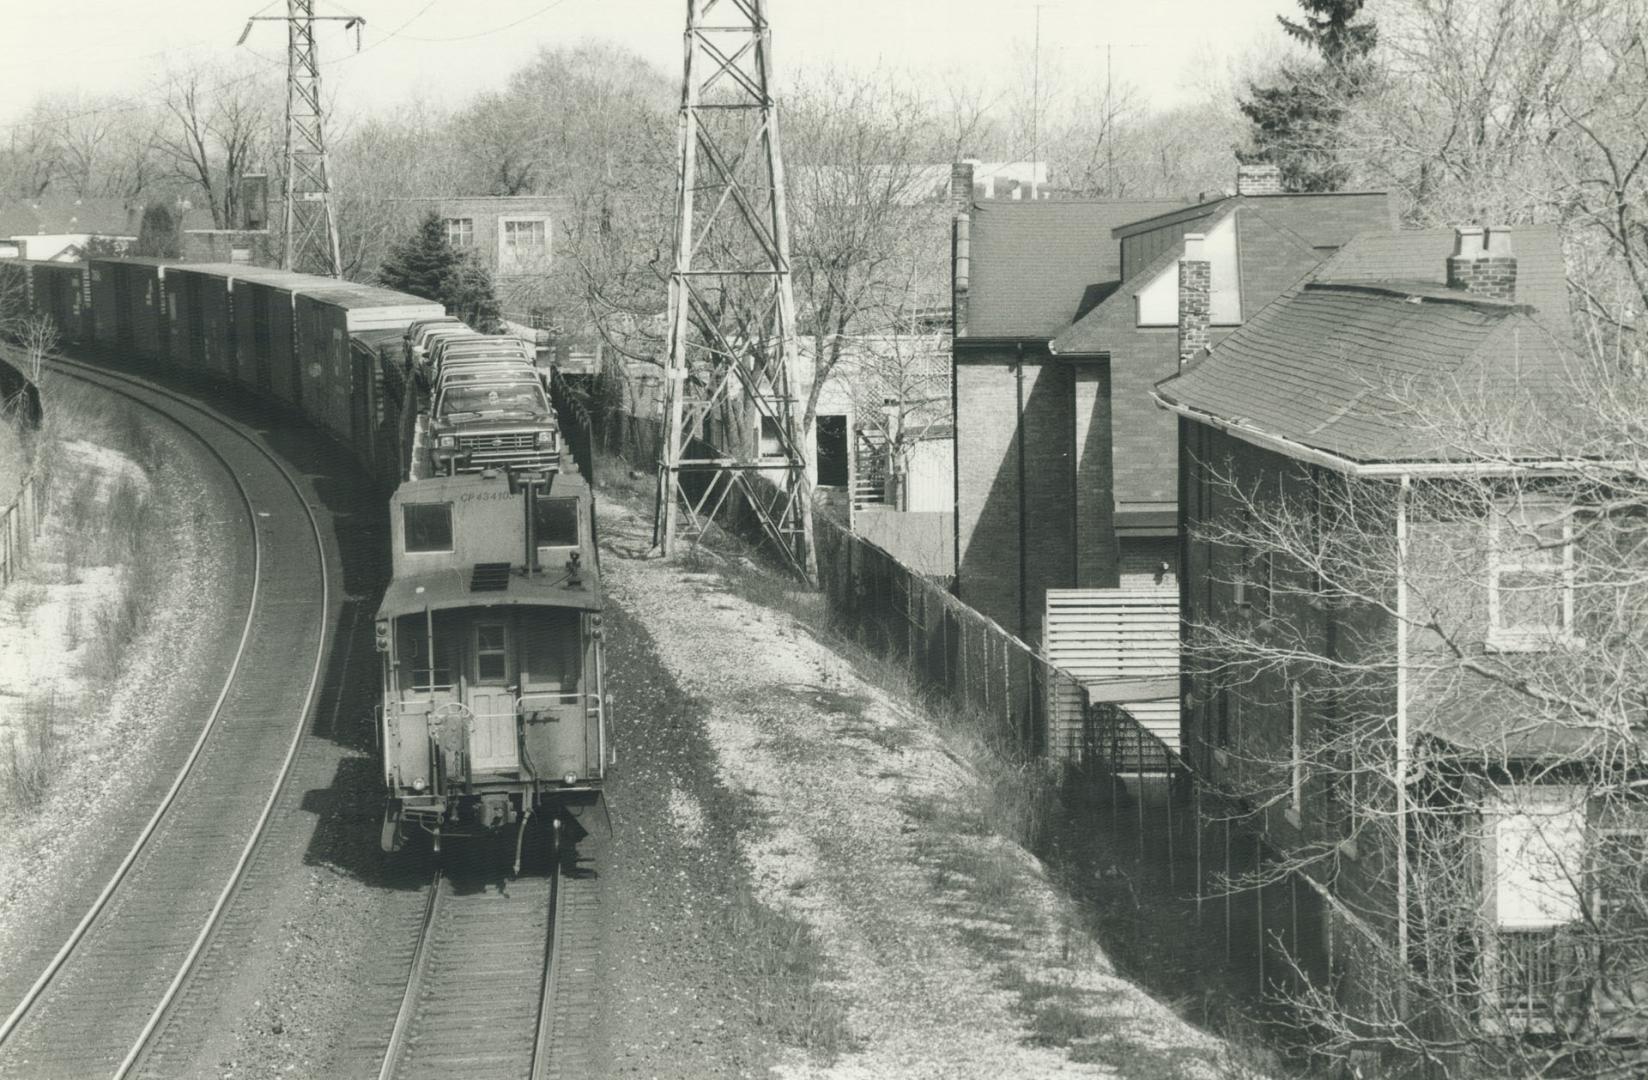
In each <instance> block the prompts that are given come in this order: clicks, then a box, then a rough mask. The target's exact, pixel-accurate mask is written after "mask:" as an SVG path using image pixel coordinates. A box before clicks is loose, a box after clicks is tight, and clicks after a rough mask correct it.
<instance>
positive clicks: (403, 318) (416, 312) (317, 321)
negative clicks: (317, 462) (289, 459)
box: [293, 278, 445, 442]
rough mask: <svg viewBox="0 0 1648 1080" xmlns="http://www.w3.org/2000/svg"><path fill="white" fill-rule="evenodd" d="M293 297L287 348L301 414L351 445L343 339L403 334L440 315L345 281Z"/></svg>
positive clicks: (350, 389)
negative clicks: (371, 333) (289, 347)
mask: <svg viewBox="0 0 1648 1080" xmlns="http://www.w3.org/2000/svg"><path fill="white" fill-rule="evenodd" d="M309 280H310V282H312V284H308V285H305V286H303V287H302V288H300V289H298V290H297V291H296V296H295V304H294V310H295V318H294V333H293V338H294V341H293V345H294V350H295V352H296V354H297V357H298V359H299V363H298V365H297V366H298V373H299V379H300V381H301V383H302V385H303V401H304V411H305V412H306V413H308V414H309V418H310V419H311V420H314V421H315V422H316V423H318V424H320V425H321V426H322V427H324V428H326V429H327V430H329V431H331V432H332V433H333V434H334V435H336V436H337V437H338V438H340V439H344V440H348V441H351V442H353V441H354V433H355V430H356V420H355V418H354V417H353V416H352V415H351V402H352V401H353V399H354V389H355V387H354V376H355V372H354V365H353V362H352V361H351V359H350V349H349V339H350V337H351V336H352V335H354V334H356V333H360V332H364V331H367V330H395V331H397V332H404V331H405V329H406V326H407V324H408V323H410V322H411V321H412V320H413V319H425V318H431V317H433V316H437V315H443V314H445V309H444V308H442V307H441V305H440V304H438V303H435V302H433V301H430V300H422V299H419V298H418V297H415V296H409V295H407V294H406V293H399V292H394V291H393V290H390V289H381V288H378V287H376V286H372V285H357V284H353V283H350V282H347V281H325V280H324V279H322V281H321V283H314V282H316V280H317V279H314V278H311V279H309Z"/></svg>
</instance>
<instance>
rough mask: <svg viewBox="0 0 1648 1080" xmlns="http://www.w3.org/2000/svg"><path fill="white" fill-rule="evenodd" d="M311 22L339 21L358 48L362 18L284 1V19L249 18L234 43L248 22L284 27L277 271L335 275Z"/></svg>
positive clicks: (337, 256) (332, 210)
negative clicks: (281, 246)
mask: <svg viewBox="0 0 1648 1080" xmlns="http://www.w3.org/2000/svg"><path fill="white" fill-rule="evenodd" d="M317 21H338V22H342V23H343V24H344V27H343V28H344V29H345V30H350V29H352V30H354V31H355V48H356V49H357V50H359V49H360V31H361V27H363V26H365V25H366V20H365V19H363V18H361V17H359V16H357V15H316V14H315V0H286V14H285V15H259V16H253V17H252V18H250V19H248V20H247V21H246V29H245V30H244V31H242V32H241V35H240V40H241V41H242V42H244V41H245V40H246V35H247V34H249V33H250V32H251V30H252V23H254V22H284V23H285V24H286V157H285V166H286V247H285V250H284V252H283V253H282V255H281V260H280V265H281V269H283V270H302V271H305V272H308V273H317V274H328V275H330V276H332V277H337V276H338V275H339V274H340V273H342V269H343V257H342V254H341V252H340V251H339V249H338V217H337V208H336V206H334V205H333V202H332V182H331V179H330V178H329V177H328V176H327V165H326V133H325V128H324V117H323V116H322V108H321V97H320V52H319V50H318V48H317V47H316V45H315V23H316V22H317ZM237 44H238V43H237Z"/></svg>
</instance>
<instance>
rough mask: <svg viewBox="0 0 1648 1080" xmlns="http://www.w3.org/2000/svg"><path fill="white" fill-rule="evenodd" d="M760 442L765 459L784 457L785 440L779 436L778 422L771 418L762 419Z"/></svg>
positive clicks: (764, 417)
mask: <svg viewBox="0 0 1648 1080" xmlns="http://www.w3.org/2000/svg"><path fill="white" fill-rule="evenodd" d="M760 442H761V456H762V457H763V458H781V457H783V456H784V440H783V439H782V438H780V436H779V430H778V421H777V420H774V419H773V418H772V417H770V416H763V417H762V418H761V431H760Z"/></svg>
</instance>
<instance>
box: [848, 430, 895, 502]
mask: <svg viewBox="0 0 1648 1080" xmlns="http://www.w3.org/2000/svg"><path fill="white" fill-rule="evenodd" d="M855 442H856V445H855V447H854V453H853V465H854V469H853V510H854V511H855V512H856V511H859V510H875V509H884V508H885V507H886V506H887V465H888V461H887V459H888V457H889V454H888V449H887V436H886V435H885V434H884V433H882V432H880V431H876V430H873V429H872V430H865V429H863V428H860V429H859V431H858V433H857V436H856V440H855Z"/></svg>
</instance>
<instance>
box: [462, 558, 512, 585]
mask: <svg viewBox="0 0 1648 1080" xmlns="http://www.w3.org/2000/svg"><path fill="white" fill-rule="evenodd" d="M507 588H509V564H508V563H506V562H478V563H476V564H475V568H474V569H473V570H472V571H470V574H469V591H470V592H502V591H503V590H505V589H507Z"/></svg>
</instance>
